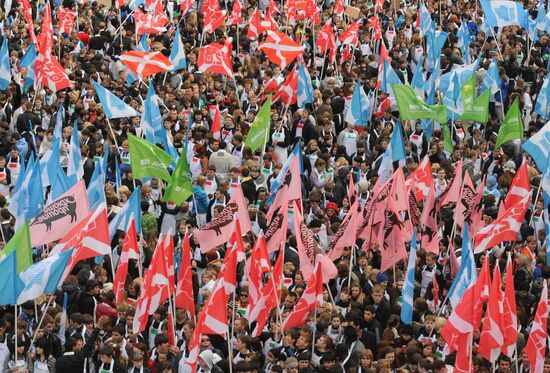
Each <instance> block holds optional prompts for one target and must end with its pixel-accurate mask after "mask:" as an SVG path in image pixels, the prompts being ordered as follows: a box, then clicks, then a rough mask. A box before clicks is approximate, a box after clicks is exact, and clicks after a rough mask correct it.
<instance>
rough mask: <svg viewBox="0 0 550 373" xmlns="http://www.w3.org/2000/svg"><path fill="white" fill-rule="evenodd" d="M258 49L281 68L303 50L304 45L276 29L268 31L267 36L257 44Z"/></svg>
mask: <svg viewBox="0 0 550 373" xmlns="http://www.w3.org/2000/svg"><path fill="white" fill-rule="evenodd" d="M258 49H260V50H262V51H263V52H264V53H265V55H266V56H267V58H268V59H269V60H270V61H271V62H273V63H275V64H277V65H279V66H280V67H281V68H283V69H284V68H285V67H286V66H288V65H290V64H291V63H292V61H294V60H295V59H296V57H298V56H299V55H300V54H302V53H303V51H304V47H302V46H301V45H300V44H299V43H296V42H295V41H294V40H292V39H291V38H290V36H288V35H287V34H285V33H282V32H278V31H268V32H267V38H266V39H265V41H264V42H263V43H260V45H258Z"/></svg>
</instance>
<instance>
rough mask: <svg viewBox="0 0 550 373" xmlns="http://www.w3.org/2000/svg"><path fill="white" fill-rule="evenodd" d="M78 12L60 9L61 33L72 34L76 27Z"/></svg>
mask: <svg viewBox="0 0 550 373" xmlns="http://www.w3.org/2000/svg"><path fill="white" fill-rule="evenodd" d="M75 15H76V11H74V10H72V9H69V8H63V7H60V8H59V31H60V32H64V33H66V34H70V33H71V31H72V29H73V26H74V17H75Z"/></svg>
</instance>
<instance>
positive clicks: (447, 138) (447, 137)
mask: <svg viewBox="0 0 550 373" xmlns="http://www.w3.org/2000/svg"><path fill="white" fill-rule="evenodd" d="M441 132H443V146H444V147H445V149H446V150H447V151H448V152H449V153H452V152H453V151H454V150H455V147H454V145H453V138H452V137H451V131H450V130H449V125H448V124H447V123H441Z"/></svg>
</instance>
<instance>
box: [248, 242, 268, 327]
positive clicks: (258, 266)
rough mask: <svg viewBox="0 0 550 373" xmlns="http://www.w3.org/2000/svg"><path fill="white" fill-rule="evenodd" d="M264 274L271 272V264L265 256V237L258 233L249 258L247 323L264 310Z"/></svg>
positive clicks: (255, 318)
mask: <svg viewBox="0 0 550 373" xmlns="http://www.w3.org/2000/svg"><path fill="white" fill-rule="evenodd" d="M265 272H271V263H270V261H269V256H268V254H267V244H266V241H265V237H264V236H263V234H262V233H261V232H260V234H259V235H258V238H257V239H256V244H255V245H254V248H253V249H252V255H251V257H250V275H249V277H248V301H249V303H250V308H249V310H248V321H249V322H253V321H256V320H257V318H258V315H259V313H260V311H261V310H262V309H263V308H264V304H262V302H261V297H262V295H261V288H262V287H263V286H262V276H263V274H264V273H265Z"/></svg>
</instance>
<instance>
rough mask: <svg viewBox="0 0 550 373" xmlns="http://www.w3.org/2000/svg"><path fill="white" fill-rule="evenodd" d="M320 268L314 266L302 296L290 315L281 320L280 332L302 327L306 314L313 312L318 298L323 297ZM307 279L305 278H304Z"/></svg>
mask: <svg viewBox="0 0 550 373" xmlns="http://www.w3.org/2000/svg"><path fill="white" fill-rule="evenodd" d="M322 277H323V274H322V269H321V266H316V271H315V273H314V274H313V275H312V276H311V277H310V279H309V282H308V283H307V287H306V289H305V290H304V293H303V294H302V297H301V298H300V300H299V301H298V303H296V305H295V306H294V308H293V309H292V311H291V312H290V314H289V315H288V316H287V318H286V319H284V320H283V324H282V326H281V327H282V330H283V332H284V331H287V330H288V329H291V328H294V327H295V326H302V325H304V324H305V323H306V321H307V316H308V314H309V313H310V312H311V311H313V310H314V309H315V307H316V305H317V303H318V302H319V300H320V299H319V297H320V298H321V299H322V297H323V281H322ZM306 278H307V277H306Z"/></svg>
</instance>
